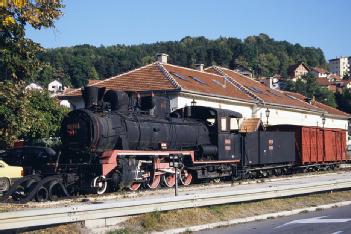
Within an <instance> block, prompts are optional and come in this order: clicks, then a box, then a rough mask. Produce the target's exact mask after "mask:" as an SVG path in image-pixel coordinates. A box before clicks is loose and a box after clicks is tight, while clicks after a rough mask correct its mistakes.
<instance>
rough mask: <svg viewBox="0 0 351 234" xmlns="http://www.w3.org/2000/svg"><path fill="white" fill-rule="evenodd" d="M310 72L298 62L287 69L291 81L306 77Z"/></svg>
mask: <svg viewBox="0 0 351 234" xmlns="http://www.w3.org/2000/svg"><path fill="white" fill-rule="evenodd" d="M308 72H310V69H309V68H308V67H307V65H305V64H304V63H303V62H299V63H297V64H294V65H291V66H290V67H289V68H288V75H289V78H290V79H291V80H293V81H296V80H297V79H299V78H301V76H303V75H306V74H307V73H308Z"/></svg>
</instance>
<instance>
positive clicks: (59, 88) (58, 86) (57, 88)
mask: <svg viewBox="0 0 351 234" xmlns="http://www.w3.org/2000/svg"><path fill="white" fill-rule="evenodd" d="M48 90H49V92H51V93H54V94H55V93H58V92H63V90H64V87H63V85H62V83H61V82H60V81H58V80H54V81H51V82H50V83H49V84H48Z"/></svg>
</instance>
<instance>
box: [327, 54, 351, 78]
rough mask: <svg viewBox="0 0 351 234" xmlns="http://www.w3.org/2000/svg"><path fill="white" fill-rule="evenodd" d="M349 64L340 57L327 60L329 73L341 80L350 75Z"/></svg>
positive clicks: (345, 58) (347, 60) (345, 59)
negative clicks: (347, 74)
mask: <svg viewBox="0 0 351 234" xmlns="http://www.w3.org/2000/svg"><path fill="white" fill-rule="evenodd" d="M350 66H351V65H350V63H349V59H348V58H347V57H340V58H336V59H331V60H329V71H330V72H331V73H335V74H337V75H339V76H340V77H341V78H342V77H343V76H344V75H345V74H346V73H350Z"/></svg>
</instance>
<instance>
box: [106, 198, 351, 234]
mask: <svg viewBox="0 0 351 234" xmlns="http://www.w3.org/2000/svg"><path fill="white" fill-rule="evenodd" d="M347 200H351V191H341V192H333V193H321V194H313V195H306V196H298V197H290V198H279V199H269V200H263V201H255V202H246V203H237V204H225V205H216V206H209V207H201V208H190V209H182V210H174V211H165V212H159V211H155V212H152V213H148V214H144V215H140V216H137V217H134V218H131V219H129V220H127V221H126V222H124V223H123V224H122V225H121V228H122V229H118V230H116V231H112V232H110V233H109V234H120V233H123V234H129V233H150V232H153V231H164V230H167V229H172V228H181V227H189V226H194V225H201V224H207V223H213V222H220V221H225V220H230V219H236V218H244V217H249V216H255V215H261V214H267V213H273V212H278V211H285V210H293V209H298V208H304V207H313V206H318V205H322V204H330V203H335V202H341V201H347ZM121 231H122V232H121Z"/></svg>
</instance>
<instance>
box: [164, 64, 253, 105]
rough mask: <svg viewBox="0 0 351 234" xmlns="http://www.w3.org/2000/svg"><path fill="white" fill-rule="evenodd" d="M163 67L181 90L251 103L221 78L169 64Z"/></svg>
mask: <svg viewBox="0 0 351 234" xmlns="http://www.w3.org/2000/svg"><path fill="white" fill-rule="evenodd" d="M163 67H164V68H165V69H166V70H167V71H168V72H169V73H170V74H171V75H172V77H173V78H174V79H175V80H176V81H177V82H178V84H179V85H180V86H181V89H182V90H188V91H195V92H199V93H203V94H207V95H208V94H213V95H219V96H225V97H230V98H234V99H241V100H245V101H253V99H252V98H251V97H250V96H248V95H246V94H245V93H243V92H241V91H240V90H239V89H238V88H236V87H235V86H234V85H233V84H231V83H230V82H228V81H227V80H226V79H225V77H223V76H220V75H217V74H213V73H207V72H201V71H198V70H193V69H189V68H184V67H179V66H175V65H171V64H163ZM184 78H185V79H184Z"/></svg>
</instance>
